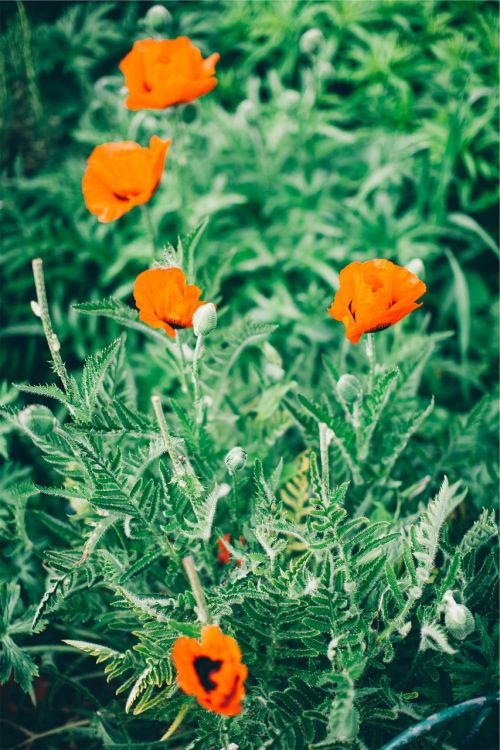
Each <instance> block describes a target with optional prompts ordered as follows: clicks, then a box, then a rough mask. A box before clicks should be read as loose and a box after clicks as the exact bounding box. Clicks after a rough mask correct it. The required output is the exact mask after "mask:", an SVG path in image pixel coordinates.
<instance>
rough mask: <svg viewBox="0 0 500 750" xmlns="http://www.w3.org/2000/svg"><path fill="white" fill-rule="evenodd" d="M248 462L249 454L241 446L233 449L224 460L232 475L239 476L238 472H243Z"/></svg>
mask: <svg viewBox="0 0 500 750" xmlns="http://www.w3.org/2000/svg"><path fill="white" fill-rule="evenodd" d="M246 462H247V454H246V452H245V451H244V450H243V448H240V446H239V445H236V446H235V447H234V448H231V450H230V451H229V453H228V454H227V456H226V458H225V459H224V463H225V464H226V469H227V470H228V472H229V473H230V474H233V475H234V474H237V472H238V471H241V470H242V469H244V468H245V464H246Z"/></svg>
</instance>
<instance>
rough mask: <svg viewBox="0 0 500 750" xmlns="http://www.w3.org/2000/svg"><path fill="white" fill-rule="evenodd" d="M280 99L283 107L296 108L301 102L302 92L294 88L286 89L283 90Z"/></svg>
mask: <svg viewBox="0 0 500 750" xmlns="http://www.w3.org/2000/svg"><path fill="white" fill-rule="evenodd" d="M278 101H279V104H280V105H281V107H283V109H296V107H298V105H299V102H300V94H299V92H298V91H294V89H286V90H285V91H282V92H281V94H280V97H279V100H278Z"/></svg>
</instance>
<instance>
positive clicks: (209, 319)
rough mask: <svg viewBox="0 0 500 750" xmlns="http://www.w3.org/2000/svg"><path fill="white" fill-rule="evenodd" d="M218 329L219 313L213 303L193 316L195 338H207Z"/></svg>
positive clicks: (202, 307) (203, 306)
mask: <svg viewBox="0 0 500 750" xmlns="http://www.w3.org/2000/svg"><path fill="white" fill-rule="evenodd" d="M216 328H217V311H216V309H215V305H214V304H213V303H212V302H207V304H206V305H202V306H201V307H199V308H198V309H197V310H196V311H195V313H194V315H193V330H194V335H195V336H206V335H207V334H209V333H211V332H212V331H214V330H215V329H216Z"/></svg>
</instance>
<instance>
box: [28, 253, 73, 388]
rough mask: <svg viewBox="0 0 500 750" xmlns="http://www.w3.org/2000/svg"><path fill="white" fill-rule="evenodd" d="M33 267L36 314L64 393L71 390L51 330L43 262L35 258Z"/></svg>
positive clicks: (55, 338) (54, 335)
mask: <svg viewBox="0 0 500 750" xmlns="http://www.w3.org/2000/svg"><path fill="white" fill-rule="evenodd" d="M32 266H33V277H34V279H35V289H36V298H37V302H38V308H39V309H38V312H37V314H38V315H39V316H40V319H41V321H42V326H43V332H44V334H45V338H46V339H47V344H48V345H49V350H50V356H51V357H52V362H53V363H54V369H55V371H56V372H57V374H58V375H59V377H60V379H61V382H62V384H63V387H64V390H65V391H66V393H68V392H69V390H70V388H71V384H70V379H69V375H68V371H67V370H66V366H65V364H64V362H63V361H62V357H61V353H60V351H59V349H60V344H59V339H58V338H57V336H56V334H55V333H54V329H53V328H52V321H51V319H50V312H49V305H48V302H47V291H46V289H45V277H44V275H43V261H42V259H41V258H35V260H34V261H33V263H32Z"/></svg>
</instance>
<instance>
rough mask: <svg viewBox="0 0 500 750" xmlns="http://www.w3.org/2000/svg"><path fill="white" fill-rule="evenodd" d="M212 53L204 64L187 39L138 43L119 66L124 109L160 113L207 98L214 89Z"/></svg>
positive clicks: (216, 54)
mask: <svg viewBox="0 0 500 750" xmlns="http://www.w3.org/2000/svg"><path fill="white" fill-rule="evenodd" d="M219 58H220V55H219V54H218V53H217V52H215V53H214V54H213V55H210V57H207V59H206V60H204V59H203V57H202V55H201V52H200V50H199V49H198V47H195V46H194V44H192V42H191V41H190V39H188V38H187V36H180V37H178V38H177V39H141V40H140V41H138V42H135V43H134V46H133V47H132V49H131V50H130V52H129V53H128V55H126V56H125V57H124V58H123V60H122V61H121V63H120V66H119V67H120V70H121V72H122V73H123V75H124V76H125V86H126V87H127V89H128V91H129V95H128V97H127V98H126V100H125V106H126V107H127V108H128V109H134V110H135V109H164V108H165V107H171V106H172V105H173V104H181V103H182V102H190V101H192V100H193V99H197V98H198V97H199V96H203V95H204V94H208V92H209V91H212V89H213V88H214V87H215V86H216V85H217V79H216V78H215V77H214V76H215V65H216V63H217V61H218V60H219Z"/></svg>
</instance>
